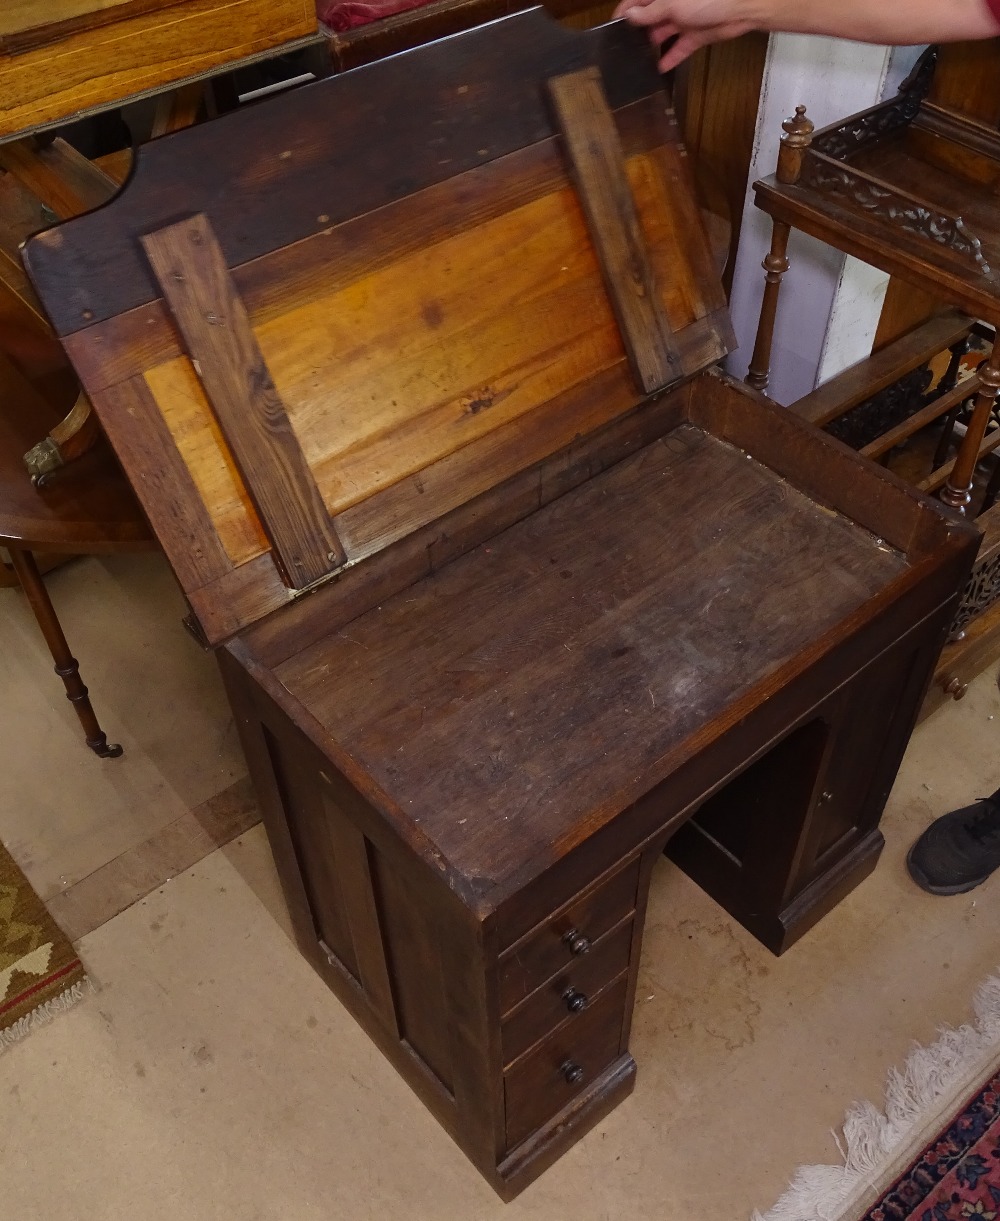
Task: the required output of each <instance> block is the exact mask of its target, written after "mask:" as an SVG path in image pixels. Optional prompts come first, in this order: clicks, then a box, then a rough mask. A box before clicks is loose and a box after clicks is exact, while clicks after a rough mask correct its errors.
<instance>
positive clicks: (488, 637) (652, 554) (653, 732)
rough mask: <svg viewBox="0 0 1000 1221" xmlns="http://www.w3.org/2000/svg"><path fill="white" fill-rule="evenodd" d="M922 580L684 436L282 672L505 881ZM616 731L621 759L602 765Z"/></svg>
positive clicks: (782, 488)
mask: <svg viewBox="0 0 1000 1221" xmlns="http://www.w3.org/2000/svg"><path fill="white" fill-rule="evenodd" d="M708 488H711V489H712V492H711V497H712V502H713V503H717V504H718V505H719V506H720V509H719V510H718V512H721V513H722V514H724V520H725V523H726V524H725V527H724V528H722V529H720V524H721V523H720V521H719V519H718V517H717V515H716V513H715V512H712V511H711V510H710V509H707V507H706V502H705V500H704V496H705V493H704V491H702V492H699V493H698V495H697V497H694V496H693V493H694V490H695V489H708ZM597 505H600V506H601V509H600V511H599V512H598V511H596V506H597ZM681 521H683V522H684V523H685V524H684V529H679V528H678V523H679V522H681ZM635 522H642V523H643V529H642V531H641V532H640V534H639V535H638V536H636V534H635V531H634V529H633V523H635ZM737 522H738V523H739V524H738V525H737V524H736V523H737ZM626 537H627V541H626ZM807 540H808V541H807ZM904 568H905V565H904V564H903V562H902V559H901V557H900V556H899V555H898V554H897V553H894V552H893V551H891V550H890V549H889V548H879V547H878V546H877V545H876V544H875V543H874V541H873V540H871V539H870V538H869V537H867V536H864V535H857V534H854V533H852V528H851V527H849V526H848V524H847V523H846V522H845V521H844V520H843V519H841V518H837V517H834V516H833V515H829V514H825V513H823V512H821V511H818V510H816V509H815V507H814V506H812V505H811V504H810V502H808V501H807V500H806V499H805V497H804V496H802V495H801V494H800V493H797V492H795V491H793V489H791V488H790V487H789V486H788V485H787V484H786V483H784V482H781V481H779V480H777V479H776V478H775V477H774V476H773V475H772V474H770V472H768V471H767V470H766V468H764V467H762V466H760V465H758V464H757V463H753V462H750V461H748V460H747V459H746V458H745V457H744V455H743V454H742V453H740V452H739V451H738V450H735V449H733V448H729V447H727V446H725V445H723V444H720V443H718V442H715V441H713V440H712V439H711V438H710V437H708V436H706V435H705V434H704V433H702V432H701V431H700V430H698V429H695V428H692V427H690V426H682V427H680V428H679V429H677V430H675V431H674V433H672V434H670V435H669V436H668V437H667V438H665V439H664V441H663V442H661V443H659V444H656V445H654V446H653V447H651V448H649V449H647V450H645V451H643V452H642V453H641V454H640V455H638V456H636V457H633V458H631V459H629V460H627V461H626V462H625V463H622V464H620V465H619V466H618V467H616V468H614V469H613V470H612V471H610V472H606V473H605V474H604V475H602V476H598V477H597V478H596V479H592V480H590V481H589V482H588V483H587V484H586V485H584V487H583V488H582V489H578V490H577V491H576V492H572V493H569V494H568V495H567V496H565V497H563V498H562V499H561V500H560V501H557V502H555V504H554V505H550V506H548V507H547V508H546V509H543V510H541V511H540V512H538V513H536V514H534V515H533V516H532V518H530V519H528V521H526V522H524V523H520V524H519V525H516V526H514V527H512V528H511V529H510V530H508V531H507V532H506V533H505V535H504V536H503V539H502V545H501V543H500V541H498V540H495V541H494V542H493V543H492V544H491V545H490V547H489V550H488V551H487V550H483V549H481V550H479V551H477V552H475V553H472V554H471V555H469V556H466V557H463V559H461V560H459V561H456V562H455V563H453V564H452V565H450V566H449V567H448V568H446V569H445V570H443V571H442V572H441V573H439V574H436V575H435V576H433V577H430V578H428V579H426V580H425V581H423V582H421V583H420V584H419V585H418V586H414V587H412V588H411V589H410V590H407V591H405V592H404V593H403V594H402V595H400V596H399V597H398V598H396V599H393V600H391V601H389V602H387V603H383V604H382V606H381V607H380V608H378V609H377V610H375V611H372V612H370V613H369V614H368V615H366V616H363V617H362V618H360V619H358V620H355V621H354V622H353V623H352V624H349V625H348V626H347V627H345V628H344V629H342V631H341V632H340V633H339V634H338V635H337V637H336V638H334V639H331V640H327V641H325V642H323V643H322V644H320V645H318V646H316V647H315V648H313V649H309V650H305V651H303V652H302V653H301V654H299V655H298V656H297V657H296V658H294V659H293V660H292V661H290V662H289V663H286V664H285V665H283V666H281V667H279V668H278V671H277V673H278V675H279V676H280V679H281V681H282V683H284V684H285V685H286V686H287V687H288V689H289V690H290V691H292V692H294V693H295V695H296V697H297V698H298V699H299V700H300V701H301V702H302V703H303V704H304V705H305V706H306V707H308V708H310V710H311V711H312V713H313V715H314V716H316V717H317V718H318V719H319V720H320V721H321V722H322V723H323V724H324V726H325V727H326V729H327V731H328V732H329V733H331V734H332V735H333V736H335V737H341V738H343V740H344V741H345V744H346V745H347V746H348V749H349V750H350V752H351V753H352V754H353V755H354V756H355V757H356V758H358V759H359V760H362V761H363V762H364V765H365V767H366V768H367V769H369V770H370V771H371V772H372V774H373V775H377V776H378V777H379V779H380V783H381V784H382V785H383V786H386V787H387V788H388V789H389V791H393V792H396V793H397V794H402V793H403V792H404V791H405V792H406V795H407V796H406V802H407V808H408V809H409V810H411V811H412V814H413V816H414V817H419V819H420V821H421V825H422V826H424V827H425V828H427V829H429V830H430V831H431V832H432V833H433V834H434V836H435V838H438V839H439V842H440V843H441V845H442V848H443V850H444V852H445V854H446V856H447V857H448V859H449V860H451V861H452V863H453V865H455V866H456V867H458V868H459V869H460V870H461V871H462V872H464V873H465V874H466V876H467V877H469V878H472V877H475V878H480V879H483V880H484V884H485V880H486V879H488V878H489V879H491V880H492V883H493V884H497V883H499V882H500V881H501V880H502V879H503V878H504V877H505V875H506V873H507V871H508V870H509V869H510V868H512V867H513V866H514V865H515V863H516V862H518V861H520V860H523V858H524V857H525V855H529V854H540V855H542V856H544V855H545V854H547V852H548V851H550V845H551V843H552V841H553V840H556V841H562V840H563V838H564V837H565V836H567V835H570V836H572V835H575V834H578V833H579V828H580V826H581V823H580V820H581V819H582V818H584V817H585V815H584V811H585V810H590V811H594V810H595V809H596V808H597V807H602V808H603V807H604V806H605V804H607V806H608V807H609V808H611V807H614V806H615V805H617V804H619V803H623V804H627V802H628V801H629V800H631V799H632V795H633V788H632V786H633V784H634V783H635V780H636V779H637V777H638V776H639V775H640V774H641V773H642V772H643V771H644V770H645V769H650V768H651V769H652V770H653V774H656V775H660V774H664V772H665V771H666V770H668V769H669V767H670V762H669V760H670V759H672V758H677V757H679V754H680V752H682V751H683V749H684V748H683V745H682V744H683V742H684V740H685V738H686V736H687V734H688V733H690V732H692V731H693V730H694V728H695V726H696V725H698V724H701V723H702V722H703V721H704V720H707V719H710V718H711V716H712V715H713V714H714V713H715V712H716V711H717V710H719V709H721V707H722V704H723V703H726V702H728V701H730V700H732V699H733V698H734V697H735V696H736V694H737V693H738V692H741V691H749V690H750V689H752V688H753V687H754V685H755V684H756V683H758V682H759V681H761V680H762V679H763V678H764V676H765V675H766V674H768V673H769V672H770V671H772V670H775V669H778V668H780V666H781V665H782V663H783V662H785V661H786V660H787V659H789V658H790V657H792V656H794V655H795V654H796V650H797V649H800V648H801V647H802V646H803V644H804V642H805V640H806V639H815V638H816V637H817V636H822V634H823V633H824V632H825V631H826V630H827V629H828V628H829V627H831V626H832V625H834V624H835V623H837V622H839V620H840V617H842V616H844V615H845V614H848V613H849V612H850V611H851V610H852V609H855V608H857V607H859V606H861V605H863V603H864V602H865V600H866V599H867V598H869V597H871V596H872V595H873V594H874V593H875V592H876V591H877V590H879V589H881V588H883V586H884V584H885V582H886V581H887V580H889V581H891V580H892V579H893V578H894V577H896V576H899V575H900V574H902V572H903V571H904ZM821 587H822V589H823V595H822V597H820V595H819V589H820V588H821ZM557 590H558V591H559V592H558V594H557V592H556V591H557ZM751 590H752V592H751ZM515 591H516V601H514V600H512V599H513V597H514V594H515ZM736 591H739V592H738V593H737V592H736ZM554 600H555V602H557V603H558V605H559V610H558V612H554V611H553V610H552V609H551V608H552V606H553V605H554V604H555V603H554ZM459 608H461V609H460V610H459ZM732 616H736V617H737V618H738V619H739V620H740V623H741V627H740V628H739V629H738V630H734V628H733V619H732ZM695 634H696V635H697V638H698V640H699V641H700V643H697V644H696V643H695V642H694V635H695ZM750 637H752V638H753V639H754V640H755V642H756V644H755V647H754V650H753V651H752V652H745V651H744V650H742V649H741V648H740V646H739V643H738V642H739V641H740V640H743V639H747V638H750ZM765 641H766V643H765ZM710 659H714V660H710ZM598 675H599V676H601V681H599V682H598V681H596V679H595V676H598ZM605 684H608V685H607V686H605ZM358 689H361V690H364V691H365V693H366V697H365V701H364V705H363V707H358V706H357V705H356V702H354V701H352V700H351V696H350V692H352V691H355V690H358ZM570 692H574V693H576V694H575V695H574V696H573V697H572V698H570V696H569V693H570ZM585 693H586V694H585ZM594 740H601V741H613V742H614V744H615V745H614V749H613V750H609V751H608V753H607V754H605V755H602V756H600V757H599V758H598V759H596V760H595V759H593V758H592V757H591V753H590V751H589V750H588V749H587V748H586V746H585V743H586V742H589V741H594ZM642 785H648V780H647V781H644V782H640V787H641V786H642ZM556 794H558V800H556ZM397 800H398V797H397ZM540 806H541V807H544V808H547V809H551V815H550V816H549V819H548V820H547V822H546V826H545V829H544V830H542V828H541V827H540V826H539V825H538V823H537V821H536V815H535V811H536V810H537V809H538V808H539V807H540ZM463 818H464V819H467V822H466V823H464V824H463V823H460V820H461V819H463ZM574 828H576V829H577V830H576V831H574Z"/></svg>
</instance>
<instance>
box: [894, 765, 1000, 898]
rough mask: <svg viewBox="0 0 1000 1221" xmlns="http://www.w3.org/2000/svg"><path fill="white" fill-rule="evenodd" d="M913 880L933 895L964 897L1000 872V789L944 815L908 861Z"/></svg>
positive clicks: (921, 840)
mask: <svg viewBox="0 0 1000 1221" xmlns="http://www.w3.org/2000/svg"><path fill="white" fill-rule="evenodd" d="M906 864H907V868H908V869H909V871H910V877H911V878H913V880H914V882H916V884H917V885H918V886H919V887H920V888H921V889H922V890H926V891H928V892H929V893H930V894H932V895H960V894H964V893H965V892H966V891H967V890H972V889H973V888H974V887H976V886H979V885H980V883H982V882H985V881H986V879H987V878H988V877H989V876H990V874H991V873H993V872H994V870H996V869H998V868H1000V789H997V791H996V792H995V793H994V794H993V796H992V797H980V799H979V800H978V801H977V802H976V803H975V805H971V806H964V807H963V808H962V809H961V810H952V811H951V812H950V813H948V814H942V815H941V817H940V818H936V819H935V820H934V822H932V823H931V825H930V826H929V827H928V828H927V830H926V831H925V832H924V833H923V835H921V837H920V838H919V839H918V840H917V842H916V843H915V844H914V845H913V847H912V848H911V849H910V851H909V855H908V856H907V858H906Z"/></svg>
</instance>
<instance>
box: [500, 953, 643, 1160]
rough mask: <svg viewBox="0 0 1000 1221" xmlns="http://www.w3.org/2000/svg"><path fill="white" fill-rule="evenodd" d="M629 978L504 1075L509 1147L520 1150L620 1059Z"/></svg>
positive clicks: (604, 993) (613, 985) (623, 979)
mask: <svg viewBox="0 0 1000 1221" xmlns="http://www.w3.org/2000/svg"><path fill="white" fill-rule="evenodd" d="M627 985H628V976H627V975H622V976H621V977H620V978H619V979H617V980H616V981H615V982H614V983H613V984H611V985H610V986H609V987H608V988H606V989H605V990H604V992H602V993H601V995H600V996H599V997H598V998H597V1000H596V1001H595V1002H594V1004H593V1005H592V1006H591V1007H590V1008H588V1009H586V1010H584V1012H583V1013H582V1014H580V1017H579V1020H578V1021H575V1022H567V1023H566V1025H564V1026H562V1027H560V1028H559V1030H557V1031H555V1033H554V1034H552V1035H551V1036H550V1037H549V1038H548V1039H546V1040H545V1042H544V1043H542V1044H541V1045H540V1046H539V1047H537V1048H536V1049H535V1050H534V1051H533V1052H531V1053H530V1054H529V1055H527V1056H525V1057H524V1059H523V1060H521V1061H520V1063H518V1064H517V1065H516V1066H515V1067H514V1068H512V1069H511V1070H510V1071H509V1072H508V1073H506V1074H505V1075H504V1100H505V1103H506V1109H507V1148H508V1149H512V1148H513V1147H514V1146H515V1145H519V1144H520V1143H521V1141H523V1140H525V1139H526V1138H527V1137H529V1136H530V1135H531V1133H532V1132H534V1131H535V1130H536V1129H537V1128H540V1127H541V1126H542V1124H544V1123H545V1122H546V1121H547V1120H549V1119H551V1118H552V1117H553V1115H557V1114H558V1113H559V1112H560V1111H561V1110H562V1109H563V1107H565V1106H568V1105H569V1103H571V1102H572V1101H573V1099H574V1098H575V1097H576V1095H577V1094H579V1093H580V1091H581V1090H584V1089H586V1087H587V1086H588V1085H590V1084H591V1082H593V1081H594V1079H595V1078H596V1077H598V1076H600V1074H601V1073H602V1072H603V1071H604V1070H605V1069H606V1068H608V1067H610V1065H611V1064H613V1063H614V1061H615V1060H616V1059H617V1058H618V1055H619V1051H620V1048H621V1034H622V1023H623V1021H624V1018H625V997H626V994H627V991H628V987H627Z"/></svg>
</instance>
